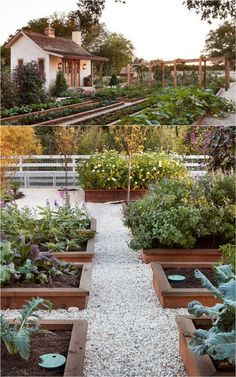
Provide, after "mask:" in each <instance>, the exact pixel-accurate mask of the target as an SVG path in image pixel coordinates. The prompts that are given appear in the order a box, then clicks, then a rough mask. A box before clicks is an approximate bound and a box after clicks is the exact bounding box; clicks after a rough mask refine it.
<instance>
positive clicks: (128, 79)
mask: <svg viewBox="0 0 236 377" xmlns="http://www.w3.org/2000/svg"><path fill="white" fill-rule="evenodd" d="M130 82H131V75H130V64H128V65H127V85H128V86H129V85H130Z"/></svg>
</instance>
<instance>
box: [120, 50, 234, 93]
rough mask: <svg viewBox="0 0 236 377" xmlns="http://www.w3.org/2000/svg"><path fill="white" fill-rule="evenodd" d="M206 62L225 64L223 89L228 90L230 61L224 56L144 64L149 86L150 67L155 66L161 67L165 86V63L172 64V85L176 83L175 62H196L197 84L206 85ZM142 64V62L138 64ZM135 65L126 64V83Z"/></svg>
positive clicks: (150, 81)
mask: <svg viewBox="0 0 236 377" xmlns="http://www.w3.org/2000/svg"><path fill="white" fill-rule="evenodd" d="M207 62H212V63H222V62H223V63H224V66H225V89H226V90H228V89H229V86H230V61H229V59H227V58H226V57H224V56H217V57H210V58H204V57H200V58H197V59H175V60H166V61H158V62H155V61H154V62H149V63H146V64H145V67H148V71H149V80H148V83H149V86H151V85H152V69H153V68H154V67H156V66H161V67H162V87H163V88H164V87H165V66H167V65H174V86H176V85H177V64H185V63H198V84H199V87H200V88H202V87H205V86H206V69H207ZM140 65H142V63H141V64H140ZM132 66H137V64H128V66H127V84H128V85H130V83H131V74H130V73H131V67H132Z"/></svg>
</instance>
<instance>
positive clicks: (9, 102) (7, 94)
mask: <svg viewBox="0 0 236 377" xmlns="http://www.w3.org/2000/svg"><path fill="white" fill-rule="evenodd" d="M16 89H17V88H16V87H15V85H14V83H12V81H11V73H10V67H9V66H8V65H6V64H5V63H4V62H2V66H1V105H2V108H5V109H8V108H11V107H13V106H16V105H17V104H18V96H17V93H16V92H17V90H16Z"/></svg>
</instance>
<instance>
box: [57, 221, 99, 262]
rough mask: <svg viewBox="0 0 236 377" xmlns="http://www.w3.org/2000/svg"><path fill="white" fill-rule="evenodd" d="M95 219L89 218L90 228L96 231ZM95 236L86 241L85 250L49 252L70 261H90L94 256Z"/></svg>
mask: <svg viewBox="0 0 236 377" xmlns="http://www.w3.org/2000/svg"><path fill="white" fill-rule="evenodd" d="M96 223H97V222H96V220H95V219H92V220H91V225H90V230H94V231H95V232H96ZM94 248H95V237H93V238H91V239H89V240H88V241H87V242H86V248H85V250H79V251H73V250H72V251H61V252H53V253H51V254H52V255H53V256H54V257H56V258H58V259H60V260H63V261H64V262H70V263H91V262H92V260H93V257H94Z"/></svg>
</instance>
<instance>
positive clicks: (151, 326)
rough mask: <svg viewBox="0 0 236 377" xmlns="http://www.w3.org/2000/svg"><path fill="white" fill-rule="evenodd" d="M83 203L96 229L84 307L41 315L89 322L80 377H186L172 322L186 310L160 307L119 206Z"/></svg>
mask: <svg viewBox="0 0 236 377" xmlns="http://www.w3.org/2000/svg"><path fill="white" fill-rule="evenodd" d="M87 207H88V210H89V212H90V213H91V215H92V216H93V217H95V218H96V219H97V228H98V229H97V231H98V234H97V236H96V247H95V258H94V264H93V273H92V283H91V293H90V298H89V304H88V309H85V310H82V311H79V310H78V309H74V308H69V309H68V310H53V311H52V312H51V314H50V315H48V313H47V312H46V311H40V314H41V316H42V317H43V318H51V319H52V318H54V319H76V318H81V319H86V320H88V338H87V343H86V359H85V368H84V377H110V376H112V377H185V376H186V373H185V371H184V368H183V364H182V362H181V359H180V356H179V352H178V332H177V329H176V324H175V315H176V313H177V312H178V313H185V309H179V310H175V309H162V308H161V306H160V304H159V302H158V299H157V297H156V294H155V291H154V289H153V286H152V273H151V267H150V265H145V264H143V263H142V262H141V260H139V259H138V257H137V254H136V253H135V252H133V251H131V250H130V249H129V247H128V242H129V240H130V235H129V232H128V230H127V229H126V228H125V227H124V226H123V224H122V212H121V205H114V204H113V205H112V204H109V203H106V204H94V203H88V205H87ZM16 313H17V311H16V310H12V311H11V310H7V311H6V312H5V314H6V315H7V317H14V316H15V315H16Z"/></svg>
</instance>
